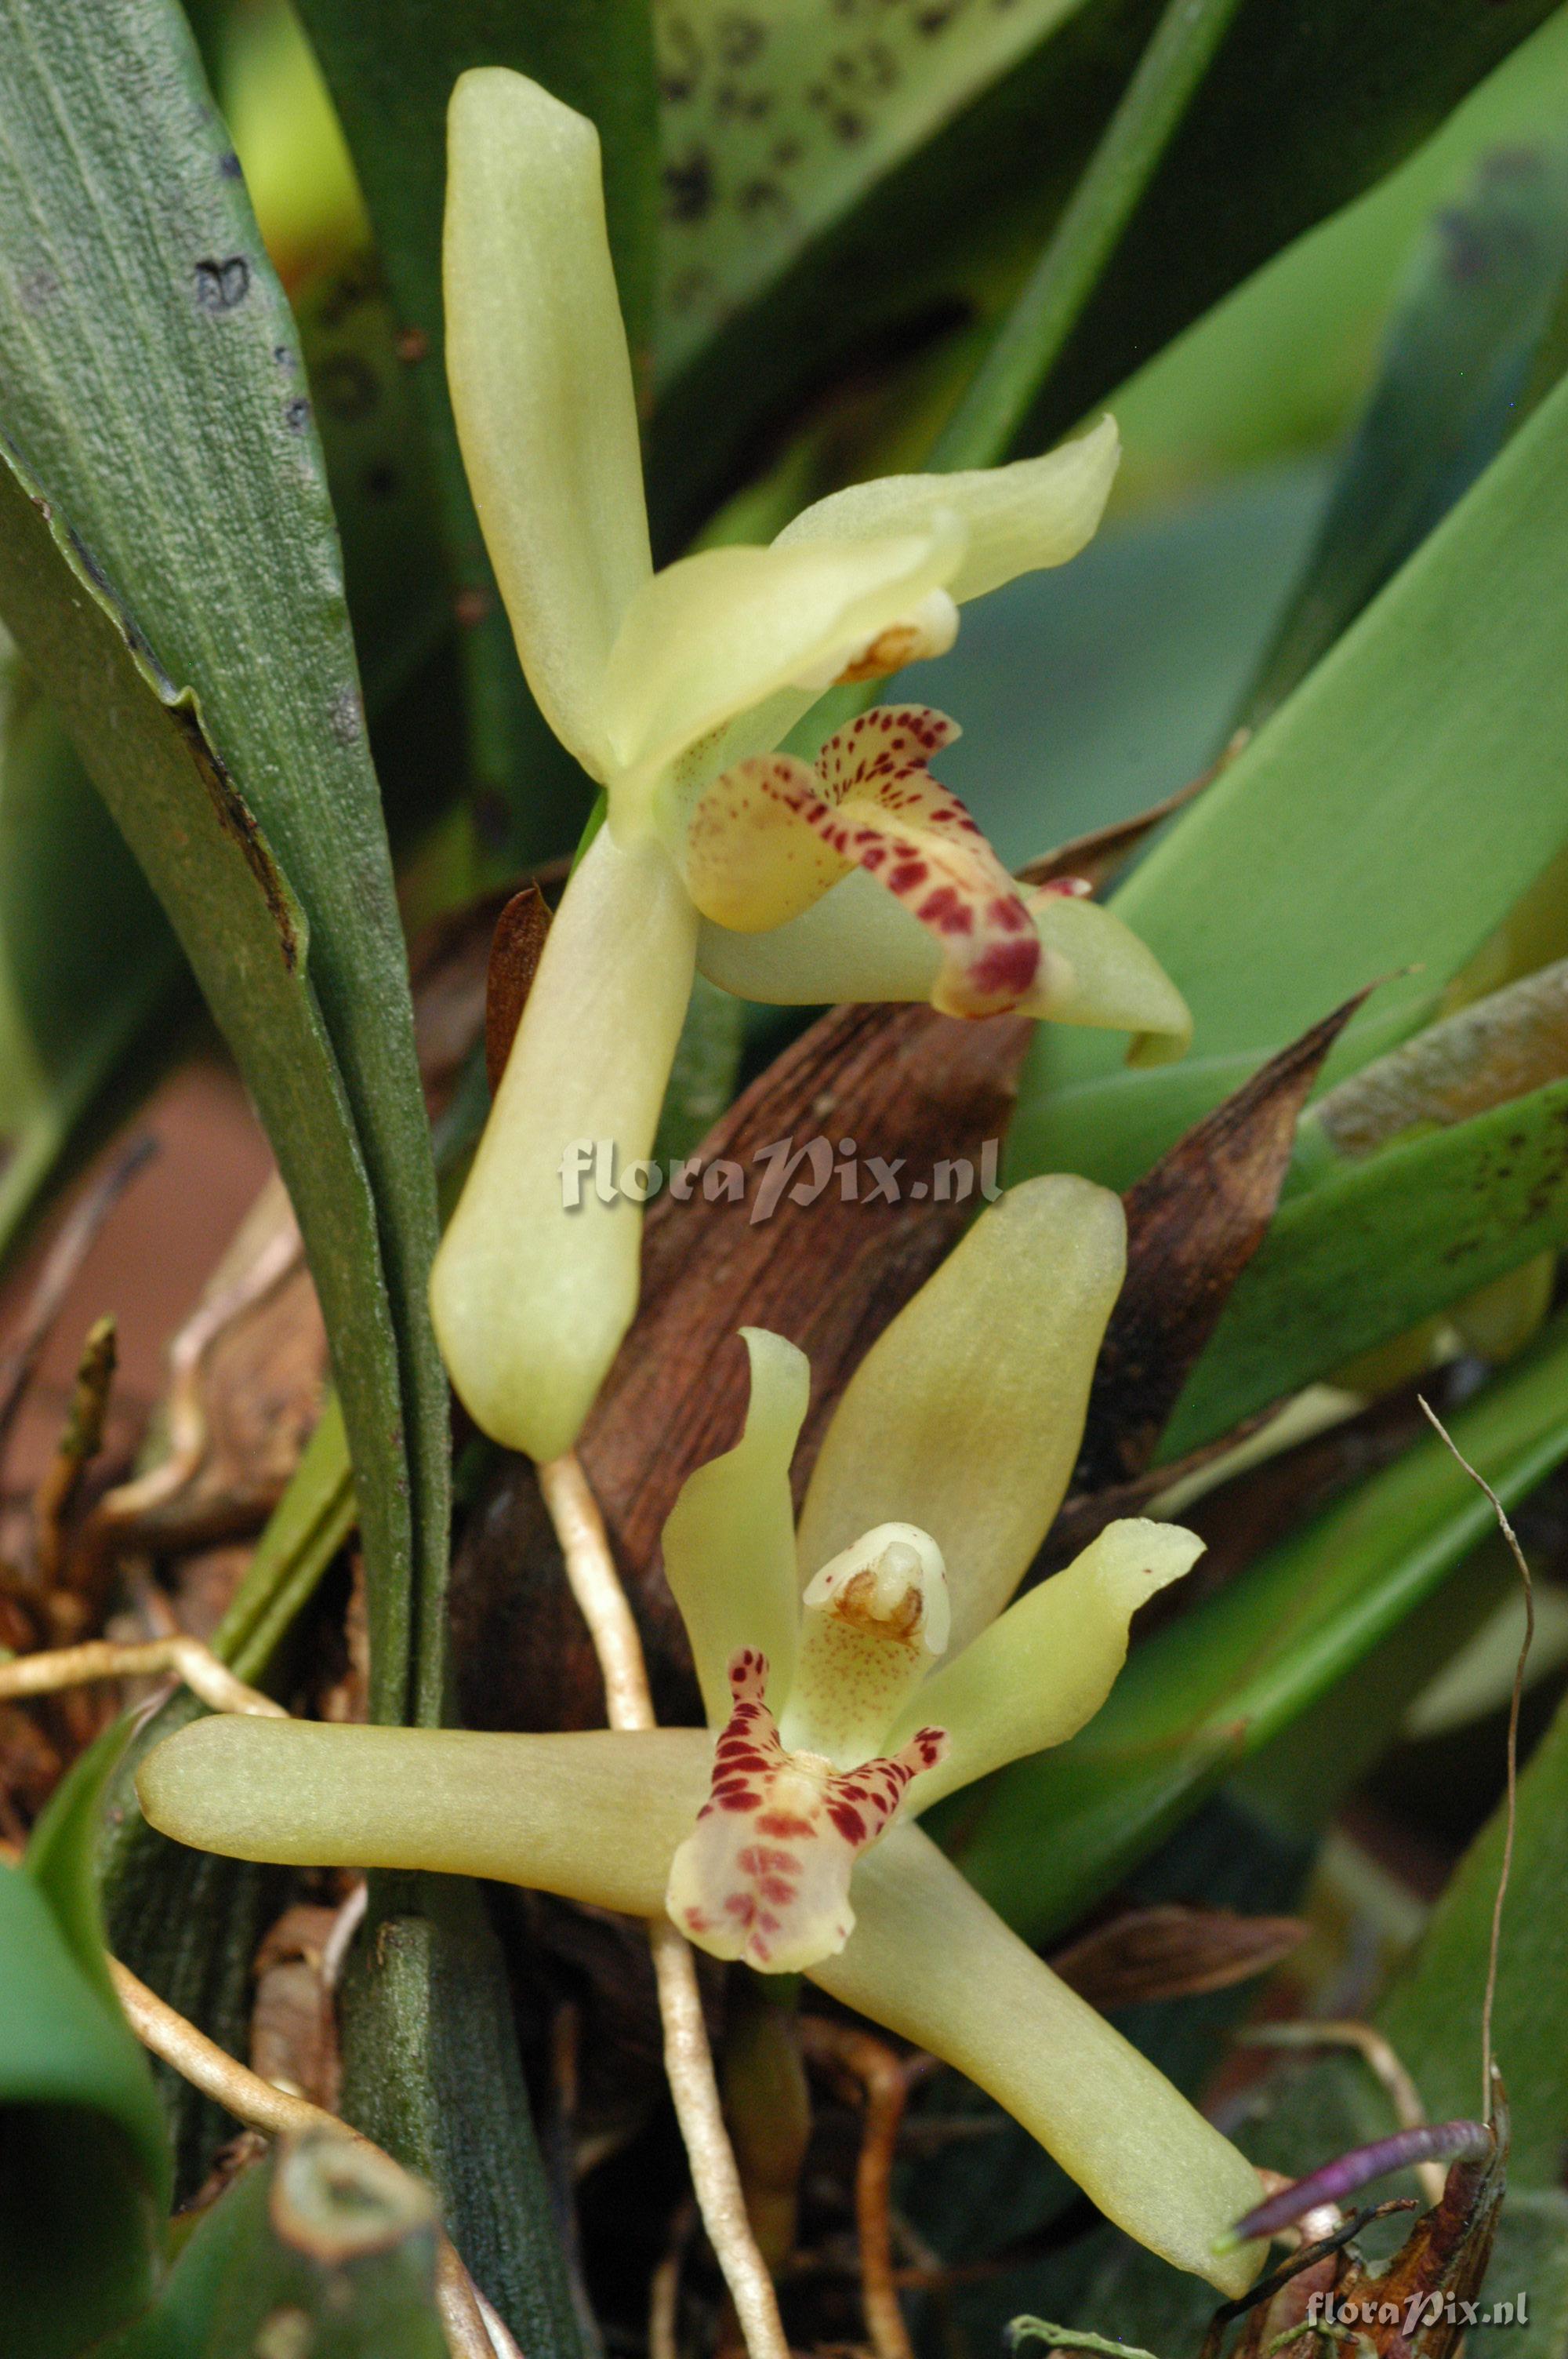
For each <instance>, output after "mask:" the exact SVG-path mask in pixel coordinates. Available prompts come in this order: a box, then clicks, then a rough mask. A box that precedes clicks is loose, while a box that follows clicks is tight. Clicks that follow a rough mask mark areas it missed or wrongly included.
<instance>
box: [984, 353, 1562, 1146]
mask: <svg viewBox="0 0 1568 2359" xmlns="http://www.w3.org/2000/svg"><path fill="white" fill-rule="evenodd" d="M1565 730H1568V387H1563V388H1560V389H1559V391H1558V392H1557V393H1556V394H1554V395H1553V396H1552V398H1551V399H1550V400H1549V401H1548V402H1547V403H1546V404H1544V405H1543V407H1542V408H1541V409H1540V410H1538V411H1537V413H1536V415H1535V417H1534V418H1533V419H1531V420H1530V424H1529V425H1528V426H1527V427H1526V428H1524V429H1522V431H1521V432H1520V433H1519V435H1518V436H1517V437H1516V438H1515V440H1514V441H1513V442H1512V443H1511V444H1510V445H1509V448H1508V450H1507V451H1504V453H1503V454H1502V456H1501V457H1500V458H1499V459H1498V460H1496V461H1495V462H1493V464H1492V466H1491V467H1489V468H1488V469H1487V473H1486V474H1485V475H1484V476H1483V477H1482V478H1481V480H1480V482H1479V483H1478V484H1476V486H1475V487H1474V488H1473V490H1472V491H1471V492H1470V493H1469V494H1468V495H1467V496H1466V497H1465V499H1464V500H1463V501H1462V502H1461V503H1460V504H1459V506H1457V507H1456V508H1455V509H1454V511H1453V513H1452V514H1451V515H1450V516H1449V517H1448V518H1447V519H1446V521H1445V522H1444V524H1443V525H1442V526H1440V527H1439V528H1438V530H1437V531H1436V532H1434V533H1433V534H1432V535H1431V537H1430V538H1428V539H1427V540H1426V541H1425V542H1424V543H1423V544H1422V548H1421V549H1420V550H1418V552H1417V553H1416V555H1415V556H1414V557H1413V558H1412V559H1411V561H1410V562H1409V564H1408V565H1406V566H1405V568H1404V569H1403V571H1401V572H1400V573H1399V574H1398V575H1397V576H1396V578H1395V579H1394V581H1393V582H1390V584H1389V586H1388V588H1387V589H1386V590H1384V591H1383V592H1382V593H1381V595H1380V596H1379V598H1377V599H1376V600H1375V601H1374V602H1373V603H1372V604H1371V605H1370V606H1369V607H1368V610H1367V612H1366V613H1365V614H1363V615H1362V616H1361V618H1360V620H1359V622H1358V623H1357V625H1355V627H1354V628H1353V629H1352V630H1351V631H1350V632H1348V633H1347V634H1346V636H1345V637H1344V638H1342V639H1341V640H1340V641H1339V643H1338V645H1337V646H1336V647H1335V649H1334V651H1333V653H1332V654H1331V655H1330V656H1329V657H1327V658H1325V661H1324V662H1323V663H1321V664H1320V665H1319V666H1318V667H1317V669H1315V671H1314V673H1313V674H1312V676H1311V678H1310V679H1308V680H1307V681H1305V682H1304V684H1303V686H1302V688H1301V689H1299V690H1297V692H1296V694H1295V695H1294V696H1292V698H1291V699H1290V701H1288V702H1287V703H1286V704H1284V705H1283V706H1281V709H1280V711H1279V712H1277V713H1276V714H1275V715H1274V717H1273V719H1272V720H1271V722H1270V723H1269V724H1268V726H1267V727H1266V728H1265V729H1263V730H1262V731H1261V732H1260V734H1259V735H1258V736H1257V737H1256V738H1254V739H1253V741H1252V743H1251V744H1250V745H1249V746H1248V748H1247V749H1246V751H1245V752H1243V753H1242V754H1241V755H1240V756H1238V759H1237V760H1236V761H1235V762H1234V763H1233V764H1232V765H1231V766H1230V767H1229V768H1228V769H1227V771H1226V772H1225V774H1224V776H1223V777H1220V778H1218V779H1217V780H1216V782H1215V784H1214V785H1213V787H1211V788H1210V789H1209V790H1208V792H1207V793H1206V795H1204V796H1203V797H1202V799H1200V800H1199V801H1198V802H1197V803H1196V804H1195V806H1194V808H1193V809H1192V810H1189V811H1187V812H1185V813H1184V815H1183V816H1182V817H1181V818H1180V819H1179V820H1178V821H1176V823H1175V825H1174V827H1173V829H1172V830H1171V832H1170V833H1169V834H1168V835H1167V836H1166V837H1165V838H1164V840H1163V842H1162V843H1160V844H1159V845H1157V846H1156V847H1155V849H1154V850H1153V851H1152V853H1150V855H1149V857H1148V858H1147V860H1145V861H1144V863H1143V864H1142V865H1141V867H1140V868H1139V869H1138V871H1137V872H1136V874H1135V875H1133V877H1132V878H1131V879H1130V882H1129V883H1128V884H1127V885H1125V886H1123V887H1122V888H1121V890H1120V891H1119V893H1118V894H1117V895H1116V896H1115V897H1114V901H1113V904H1112V906H1113V907H1114V908H1115V909H1116V911H1117V913H1118V915H1119V916H1120V917H1122V918H1124V919H1126V921H1127V923H1128V924H1129V925H1130V926H1131V927H1132V929H1133V930H1134V931H1135V932H1136V933H1138V934H1140V935H1141V937H1142V938H1143V940H1146V941H1147V942H1148V944H1149V947H1150V948H1151V950H1152V951H1153V952H1154V954H1155V956H1156V957H1157V958H1158V959H1159V960H1160V962H1161V963H1162V966H1164V968H1165V969H1166V971H1167V972H1168V973H1170V974H1171V976H1172V977H1173V980H1174V981H1175V983H1176V984H1178V986H1179V987H1180V988H1181V990H1182V991H1183V992H1184V994H1185V995H1186V998H1187V1000H1188V1002H1189V1004H1190V1005H1191V1007H1192V1010H1193V1015H1194V1018H1195V1036H1194V1046H1193V1052H1192V1055H1191V1056H1190V1057H1189V1058H1188V1059H1187V1060H1186V1061H1185V1062H1184V1064H1182V1065H1180V1066H1172V1067H1169V1068H1167V1069H1164V1070H1162V1071H1147V1072H1139V1071H1117V1070H1116V1069H1115V1065H1114V1055H1115V1052H1114V1049H1111V1048H1110V1047H1109V1044H1108V1043H1106V1044H1102V1043H1100V1042H1098V1041H1097V1040H1095V1039H1093V1038H1092V1037H1091V1036H1089V1035H1087V1034H1084V1035H1073V1036H1068V1035H1066V1034H1064V1033H1061V1032H1053V1031H1051V1030H1050V1029H1049V1028H1048V1027H1045V1028H1043V1030H1042V1032H1041V1034H1040V1036H1039V1037H1038V1038H1037V1040H1036V1042H1035V1046H1034V1049H1033V1055H1032V1058H1031V1060H1030V1065H1029V1067H1028V1069H1027V1071H1026V1072H1025V1076H1024V1081H1023V1086H1022V1093H1021V1095H1020V1101H1019V1116H1018V1120H1017V1122H1016V1124H1015V1125H1014V1128H1013V1133H1012V1137H1011V1156H1012V1163H1013V1168H1014V1169H1016V1170H1018V1171H1020V1172H1022V1171H1029V1170H1042V1169H1077V1170H1082V1171H1084V1172H1086V1173H1087V1175H1088V1176H1090V1177H1091V1178H1096V1179H1099V1180H1104V1181H1106V1182H1108V1183H1109V1184H1112V1185H1116V1186H1125V1185H1127V1184H1128V1183H1129V1182H1130V1180H1133V1179H1134V1178H1136V1177H1137V1176H1138V1174H1139V1173H1140V1172H1141V1171H1143V1170H1146V1169H1148V1167H1149V1165H1150V1164H1151V1163H1152V1161H1154V1160H1155V1159H1156V1158H1157V1157H1158V1156H1159V1155H1160V1154H1162V1152H1163V1151H1164V1149H1165V1148H1166V1147H1168V1146H1169V1145H1170V1144H1171V1143H1172V1141H1173V1139H1174V1138H1175V1137H1176V1136H1179V1135H1180V1133H1181V1132H1182V1131H1183V1130H1184V1129H1185V1128H1186V1127H1187V1126H1188V1125H1189V1124H1190V1123H1191V1122H1192V1121H1193V1120H1195V1118H1196V1117H1197V1115H1198V1114H1201V1113H1203V1112H1205V1111H1206V1109H1207V1108H1208V1107H1209V1106H1211V1105H1214V1104H1216V1103H1217V1102H1218V1101H1219V1100H1220V1099H1221V1098H1223V1097H1224V1096H1226V1095H1227V1093H1228V1092H1229V1091H1230V1090H1232V1089H1233V1088H1235V1087H1236V1085H1237V1083H1238V1082H1240V1081H1241V1080H1243V1079H1244V1078H1246V1076H1247V1075H1249V1073H1251V1072H1253V1071H1256V1069H1257V1068H1258V1066H1259V1065H1260V1063H1262V1062H1263V1060H1265V1058H1267V1057H1268V1056H1270V1055H1271V1054H1273V1053H1274V1052H1275V1051H1276V1050H1277V1049H1280V1048H1281V1046H1283V1044H1284V1042H1285V1041H1286V1040H1287V1039H1289V1038H1294V1037H1295V1036H1296V1035H1297V1034H1298V1033H1299V1032H1300V1031H1302V1030H1303V1028H1304V1027H1305V1026H1306V1025H1307V1024H1308V1023H1310V1022H1313V1021H1314V1020H1315V1019H1316V1018H1317V1017H1318V1016H1321V1015H1322V1014H1323V1012H1324V1009H1325V1006H1327V1005H1331V1004H1332V1003H1333V1002H1334V1001H1335V1000H1336V999H1339V998H1343V997H1346V996H1348V995H1349V994H1350V993H1351V992H1352V991H1357V990H1360V989H1362V988H1363V987H1364V986H1365V985H1366V984H1368V983H1371V982H1375V981H1377V980H1378V979H1379V977H1380V976H1388V977H1390V978H1391V979H1390V980H1389V981H1387V982H1385V983H1383V984H1381V986H1380V988H1379V991H1378V994H1377V995H1376V998H1375V999H1374V1001H1373V1002H1372V1003H1371V1004H1370V1006H1368V1008H1367V1009H1365V1010H1364V1011H1363V1013H1362V1014H1361V1016H1359V1017H1358V1018H1357V1021H1356V1022H1355V1023H1354V1024H1352V1025H1351V1027H1349V1029H1348V1030H1347V1032H1346V1035H1345V1038H1344V1039H1343V1040H1342V1041H1341V1043H1340V1045H1339V1048H1338V1049H1337V1050H1336V1054H1335V1057H1334V1058H1333V1059H1332V1060H1330V1063H1329V1066H1328V1068H1327V1073H1328V1075H1329V1076H1330V1077H1334V1078H1336V1077H1337V1076H1338V1075H1339V1074H1342V1073H1344V1072H1346V1071H1352V1070H1353V1069H1354V1068H1355V1066H1356V1065H1357V1064H1359V1063H1364V1062H1366V1061H1367V1060H1368V1058H1370V1057H1372V1056H1374V1055H1377V1054H1379V1052H1381V1051H1382V1050H1383V1049H1388V1048H1391V1047H1392V1046H1393V1045H1394V1044H1395V1043H1396V1042H1397V1041H1398V1040H1399V1039H1400V1038H1403V1037H1404V1036H1405V1035H1406V1034H1408V1033H1409V1032H1410V1031H1411V1030H1412V1029H1413V1028H1414V1027H1415V1026H1416V1025H1417V1024H1419V1023H1420V1022H1422V1020H1424V1019H1425V1018H1426V1017H1427V1016H1430V1014H1431V1013H1432V1011H1433V1006H1434V1004H1435V1002H1436V999H1437V996H1438V995H1439V993H1440V992H1441V990H1442V987H1443V984H1444V982H1445V981H1446V979H1447V978H1448V976H1449V975H1451V974H1452V973H1454V971H1455V969H1456V968H1458V967H1460V966H1462V965H1463V964H1464V963H1465V961H1466V960H1467V959H1468V958H1469V957H1470V955H1471V954H1472V952H1473V951H1475V950H1476V948H1477V947H1478V946H1479V944H1480V943H1481V942H1483V941H1484V940H1486V939H1487V936H1488V934H1489V933H1490V932H1491V931H1492V929H1494V927H1496V925H1497V924H1498V921H1499V920H1500V919H1501V918H1502V917H1503V916H1504V914H1505V913H1506V911H1507V910H1508V909H1509V908H1510V907H1511V905H1512V904H1513V902H1514V901H1516V900H1517V899H1518V897H1519V895H1520V894H1521V893H1522V892H1523V891H1524V890H1525V888H1526V887H1527V886H1529V885H1530V883H1531V882H1532V881H1533V879H1534V878H1535V877H1536V876H1537V875H1539V874H1540V872H1541V870H1542V869H1543V868H1544V867H1545V866H1546V864H1547V863H1548V862H1549V861H1550V860H1551V858H1552V855H1553V854H1554V853H1556V852H1557V850H1558V849H1559V848H1560V846H1561V845H1562V843H1563V841H1564V839H1565V838H1568V781H1565V779H1564V775H1563V765H1562V763H1561V760H1560V759H1559V750H1560V747H1561V745H1562V742H1563V734H1564V731H1565ZM1224 877H1229V878H1243V877H1244V878H1245V879H1246V880H1247V881H1246V888H1245V890H1244V891H1243V890H1239V889H1238V890H1237V891H1236V892H1234V893H1221V892H1217V890H1216V884H1215V880H1216V879H1217V878H1224ZM1329 909H1332V911H1333V922H1332V924H1331V925H1329V924H1326V923H1325V911H1326V910H1329Z"/></svg>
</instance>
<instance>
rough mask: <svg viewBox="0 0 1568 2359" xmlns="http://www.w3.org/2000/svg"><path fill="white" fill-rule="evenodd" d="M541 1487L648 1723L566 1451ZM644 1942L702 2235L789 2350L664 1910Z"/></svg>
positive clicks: (747, 2331) (577, 1586)
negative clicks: (649, 1954) (650, 1958)
mask: <svg viewBox="0 0 1568 2359" xmlns="http://www.w3.org/2000/svg"><path fill="white" fill-rule="evenodd" d="M539 1488H540V1491H541V1492H542V1493H543V1495H544V1500H545V1505H546V1507H547V1508H548V1509H549V1512H550V1518H551V1521H552V1522H553V1523H554V1525H555V1527H556V1536H557V1538H558V1540H559V1541H560V1544H561V1553H562V1555H563V1556H564V1557H565V1559H566V1567H567V1579H568V1582H570V1583H571V1591H572V1595H573V1596H574V1597H575V1598H576V1599H577V1602H578V1605H579V1608H580V1610H581V1613H582V1617H583V1620H584V1621H585V1622H586V1623H587V1624H588V1628H589V1636H590V1637H591V1638H592V1640H593V1648H594V1652H595V1654H596V1655H597V1656H598V1658H599V1668H600V1672H601V1673H602V1674H603V1679H604V1701H605V1709H606V1712H607V1713H608V1715H609V1720H610V1724H611V1728H630V1729H646V1728H653V1727H654V1726H655V1725H656V1723H655V1721H654V1700H653V1697H652V1695H651V1694H650V1692H649V1689H648V1673H647V1667H646V1665H645V1664H644V1662H643V1642H642V1640H641V1639H640V1638H639V1637H638V1636H637V1625H636V1624H635V1622H633V1619H632V1609H631V1607H630V1606H629V1605H628V1603H627V1602H626V1593H625V1591H624V1590H623V1589H622V1586H621V1576H620V1574H619V1573H618V1572H617V1571H616V1569H615V1559H614V1557H613V1556H612V1554H611V1548H610V1540H609V1536H608V1535H607V1533H606V1531H605V1528H604V1518H603V1517H602V1516H601V1515H600V1512H599V1506H598V1502H597V1501H596V1500H595V1498H594V1495H593V1493H592V1492H591V1490H590V1489H589V1484H588V1477H587V1475H586V1474H585V1473H583V1471H582V1468H581V1466H580V1464H579V1462H578V1459H577V1457H576V1455H575V1453H574V1452H573V1451H569V1450H568V1451H567V1452H566V1454H565V1455H564V1457H560V1458H553V1459H551V1460H550V1461H549V1462H548V1463H547V1464H546V1465H543V1466H541V1467H540V1469H539ZM648 1943H649V1947H650V1948H651V1950H652V1951H653V1953H654V1977H655V1979H656V1981H657V1984H658V1990H659V2016H660V2019H661V2021H662V2022H663V2024H664V2029H665V2073H666V2075H667V2076H668V2079H669V2084H670V2094H671V2095H672V2097H673V2098H674V2099H675V2108H676V2119H677V2120H678V2122H679V2123H680V2129H681V2136H682V2137H683V2138H684V2139H685V2141H686V2150H687V2157H688V2158H689V2160H690V2163H691V2180H692V2186H693V2187H694V2189H695V2190H696V2192H697V2205H698V2208H699V2209H700V2211H701V2212H702V2223H703V2225H704V2227H705V2228H706V2229H707V2231H708V2242H709V2243H710V2244H711V2245H712V2246H713V2249H714V2252H715V2254H716V2255H717V2256H718V2259H719V2267H720V2268H721V2269H722V2270H723V2272H724V2278H725V2282H726V2284H727V2285H728V2286H729V2288H730V2297H731V2299H733V2301H734V2304H735V2314H736V2316H737V2318H738V2319H739V2320H740V2321H741V2333H742V2334H743V2335H744V2337H745V2340H746V2348H747V2350H748V2351H749V2352H750V2353H751V2354H752V2359H789V2344H788V2342H787V2341H786V2340H785V2336H784V2321H783V2320H782V2319H781V2318H780V2316H779V2306H778V2298H777V2296H776V2295H775V2293H774V2291H773V2279H772V2277H770V2276H769V2274H768V2267H767V2263H766V2262H765V2261H764V2260H763V2258H762V2254H761V2252H760V2251H759V2249H758V2246H757V2240H756V2238H755V2236H753V2234H752V2223H751V2222H750V2220H749V2219H748V2218H747V2216H746V2199H745V2196H744V2194H743V2193H742V2191H741V2173H740V2171H739V2169H737V2167H736V2162H735V2151H734V2148H733V2147H731V2145H730V2134H729V2132H728V2130H727V2129H726V2128H725V2126H724V2113H723V2108H722V2107H721V2105H720V2104H719V2082H718V2080H717V2078H716V2076H715V2073H714V2070H713V2051H712V2049H710V2048H709V2046H708V2028H707V2026H706V2025H705V2023H704V2022H703V2019H702V1998H701V1994H700V1993H699V1991H698V1989H697V1967H696V1963H695V1962H694V1960H693V1958H692V1954H691V1951H690V1949H689V1947H688V1946H687V1941H686V1940H685V1939H684V1937H683V1936H682V1935H681V1934H680V1933H678V1932H677V1931H676V1929H675V1927H674V1926H673V1925H672V1924H671V1923H670V1921H669V1919H667V1918H659V1919H655V1920H654V1922H653V1923H652V1924H651V1925H650V1926H649V1928H648Z"/></svg>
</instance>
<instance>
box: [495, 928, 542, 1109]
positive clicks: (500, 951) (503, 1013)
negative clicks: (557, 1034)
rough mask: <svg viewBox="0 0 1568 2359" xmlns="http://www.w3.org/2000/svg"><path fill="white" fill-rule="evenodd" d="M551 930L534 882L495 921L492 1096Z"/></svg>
mask: <svg viewBox="0 0 1568 2359" xmlns="http://www.w3.org/2000/svg"><path fill="white" fill-rule="evenodd" d="M549 930H550V912H549V909H548V908H547V907H546V902H545V897H544V895H543V894H542V893H541V892H540V890H539V888H538V886H537V885H535V884H534V883H532V882H530V883H528V884H526V885H524V887H523V889H522V891H521V892H518V893H514V895H513V896H512V898H511V900H510V901H508V902H507V904H506V906H505V908H503V910H502V912H501V915H500V916H499V918H497V919H496V921H495V931H494V933H493V935H492V937H491V944H490V963H489V966H488V969H487V970H486V975H485V991H484V1070H485V1073H486V1075H487V1077H488V1079H489V1082H490V1093H491V1096H492V1097H493V1096H494V1095H495V1093H496V1091H497V1090H498V1089H499V1088H500V1087H501V1077H502V1075H503V1073H504V1071H506V1060H507V1058H508V1057H509V1056H510V1055H511V1054H512V1043H513V1040H514V1038H515V1037H516V1032H517V1027H518V1025H519V1024H520V1023H521V1022H522V1021H523V1010H524V1006H526V1005H527V1000H528V994H529V993H530V992H531V991H532V989H533V988H534V977H535V975H536V974H537V973H538V972H539V961H540V960H541V959H542V958H543V956H544V954H545V938H546V935H547V934H548V932H549Z"/></svg>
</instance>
